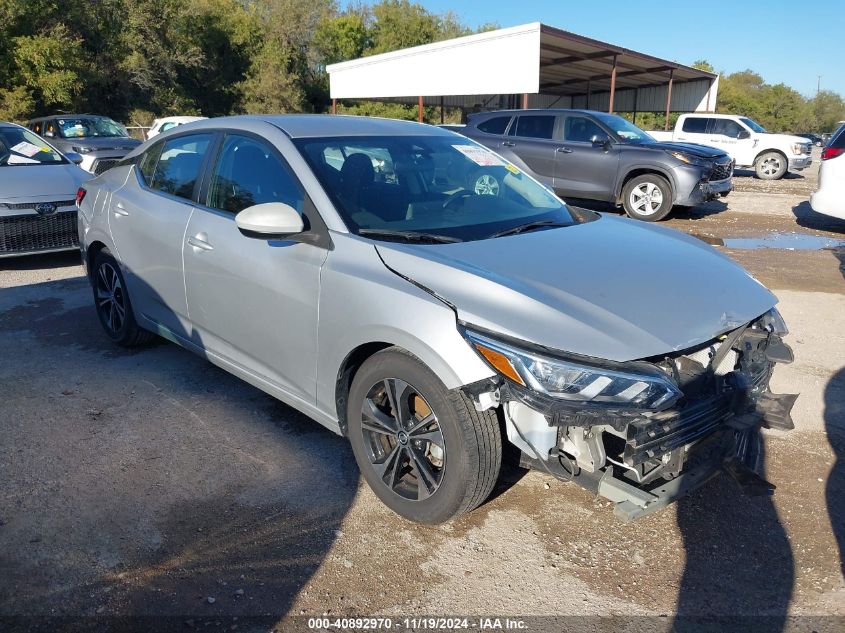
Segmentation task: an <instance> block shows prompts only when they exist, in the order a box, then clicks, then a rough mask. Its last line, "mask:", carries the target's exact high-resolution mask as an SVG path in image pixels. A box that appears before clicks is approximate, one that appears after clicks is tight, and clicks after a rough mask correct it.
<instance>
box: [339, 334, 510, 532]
mask: <svg viewBox="0 0 845 633" xmlns="http://www.w3.org/2000/svg"><path fill="white" fill-rule="evenodd" d="M347 420H348V421H349V439H350V442H351V444H352V451H353V453H354V454H355V459H356V461H357V462H358V466H359V468H360V469H361V474H362V475H363V476H364V479H366V481H367V483H368V484H369V486H370V488H372V490H373V492H375V494H376V496H378V498H379V499H381V500H382V502H384V504H385V505H386V506H387V507H388V508H390V509H391V510H393V511H394V512H396V513H397V514H399V515H401V516H403V517H405V518H406V519H409V520H411V521H417V522H419V523H427V524H437V523H442V522H444V521H448V520H449V519H452V518H454V517H457V516H459V515H461V514H463V513H465V512H469V511H470V510H473V509H474V508H476V507H478V506H479V505H480V504H481V503H483V502H484V500H485V499H487V497H488V496H489V495H490V492H491V491H492V490H493V486H494V485H495V483H496V479H497V478H498V476H499V469H500V467H501V463H502V438H501V434H500V432H499V423H498V420H497V418H496V414H495V412H494V411H493V410H489V409H488V410H487V411H482V412H479V411H476V410H475V406H474V405H473V402H472V400H471V399H470V398H469V397H468V396H466V394H464V393H463V392H462V391H460V390H457V389H454V390H449V389H447V388H446V387H445V385H443V383H442V382H441V381H440V379H439V378H438V377H437V376H436V375H435V374H434V373H433V372H432V371H431V370H430V369H429V368H428V367H426V366H425V365H424V364H423V363H422V362H421V361H420V360H418V359H417V358H416V357H415V356H413V355H411V354H410V353H408V352H406V351H404V350H401V349H399V348H396V347H391V348H388V349H385V350H382V351H380V352H378V353H376V354H374V355H373V356H371V357H370V358H369V359H367V360H366V361H365V362H364V364H363V365H362V366H361V368H360V369H359V370H358V372H357V373H356V374H355V378H354V380H353V381H352V387H351V389H350V391H349V400H348V406H347ZM426 420H428V421H427V422H426Z"/></svg>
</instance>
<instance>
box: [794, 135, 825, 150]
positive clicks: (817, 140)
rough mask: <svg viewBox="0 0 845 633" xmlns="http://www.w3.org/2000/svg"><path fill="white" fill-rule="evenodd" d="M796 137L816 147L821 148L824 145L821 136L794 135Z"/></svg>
mask: <svg viewBox="0 0 845 633" xmlns="http://www.w3.org/2000/svg"><path fill="white" fill-rule="evenodd" d="M796 136H800V137H801V138H805V139H807V140H808V141H810V142H811V143H812V144H813V145H815V146H816V147H821V146H822V145H824V139H823V138H822V135H821V134H814V133H812V132H806V133H801V134H796Z"/></svg>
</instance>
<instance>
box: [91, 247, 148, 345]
mask: <svg viewBox="0 0 845 633" xmlns="http://www.w3.org/2000/svg"><path fill="white" fill-rule="evenodd" d="M91 285H92V287H93V290H94V307H95V308H96V310H97V317H98V318H99V319H100V325H102V326H103V330H104V331H105V333H106V336H108V337H109V338H110V339H111V340H112V342H113V343H116V344H117V345H120V346H121V347H138V346H140V345H145V344H147V343H149V342H150V341H152V340H153V339H154V338H155V335H154V334H153V333H152V332H149V331H147V330H145V329H143V328H142V327H141V326H139V325H138V322H137V321H136V320H135V314H134V313H133V312H132V303H131V302H130V301H129V292H128V291H127V290H126V282H125V281H124V279H123V273H121V272H120V265H119V264H118V263H117V260H116V259H115V258H114V257H112V255H111V253H110V252H109V251H108V249H105V248H104V249H103V250H101V251H100V252H99V253H97V256H96V258H95V259H94V270H93V274H92V279H91Z"/></svg>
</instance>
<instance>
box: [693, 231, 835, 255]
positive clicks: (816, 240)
mask: <svg viewBox="0 0 845 633" xmlns="http://www.w3.org/2000/svg"><path fill="white" fill-rule="evenodd" d="M692 235H693V237H697V238H698V239H700V240H701V241H702V242H707V243H708V244H713V245H714V246H724V247H725V248H737V249H742V250H757V249H760V248H781V249H784V250H790V251H821V250H835V249H839V248H845V238H836V237H823V236H819V235H806V234H804V233H771V234H770V235H766V236H765V237H725V238H721V237H712V236H710V235H697V234H695V233H693V234H692Z"/></svg>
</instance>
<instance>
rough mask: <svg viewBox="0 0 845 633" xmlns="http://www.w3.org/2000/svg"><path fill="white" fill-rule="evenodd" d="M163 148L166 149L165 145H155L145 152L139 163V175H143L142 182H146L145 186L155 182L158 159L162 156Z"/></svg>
mask: <svg viewBox="0 0 845 633" xmlns="http://www.w3.org/2000/svg"><path fill="white" fill-rule="evenodd" d="M162 147H164V143H157V144H155V145H153V146H152V147H151V148H150V149H148V150H147V151H146V152H144V155H143V156H141V160H139V161H138V173H140V174H141V180H143V181H144V184H145V185H149V184H150V183H151V182H152V181H153V174H154V173H155V168H156V165H157V164H158V158H159V156H161V148H162Z"/></svg>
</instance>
